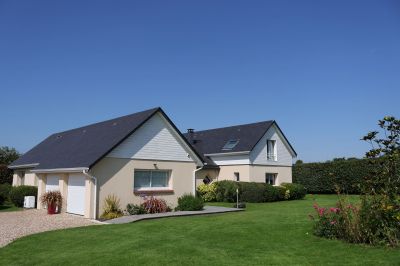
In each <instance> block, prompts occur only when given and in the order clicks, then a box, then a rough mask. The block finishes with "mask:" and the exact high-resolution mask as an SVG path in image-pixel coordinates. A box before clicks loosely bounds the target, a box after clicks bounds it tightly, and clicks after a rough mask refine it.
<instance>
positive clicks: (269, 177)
mask: <svg viewBox="0 0 400 266" xmlns="http://www.w3.org/2000/svg"><path fill="white" fill-rule="evenodd" d="M276 176H277V174H272V173H266V174H265V183H267V184H270V185H275V182H276Z"/></svg>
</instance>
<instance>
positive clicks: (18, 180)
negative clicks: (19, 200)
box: [12, 170, 38, 186]
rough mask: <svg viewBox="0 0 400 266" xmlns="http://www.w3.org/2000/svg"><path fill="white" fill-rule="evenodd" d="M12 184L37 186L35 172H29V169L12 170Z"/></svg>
mask: <svg viewBox="0 0 400 266" xmlns="http://www.w3.org/2000/svg"><path fill="white" fill-rule="evenodd" d="M12 185H13V186H21V185H26V186H37V185H38V177H37V175H36V174H35V173H31V172H30V170H14V174H13V183H12Z"/></svg>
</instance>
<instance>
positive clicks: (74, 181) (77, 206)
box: [67, 174, 85, 215]
mask: <svg viewBox="0 0 400 266" xmlns="http://www.w3.org/2000/svg"><path fill="white" fill-rule="evenodd" d="M67 197H68V199H67V212H69V213H74V214H79V215H84V214H85V176H83V175H78V174H71V175H69V178H68V194H67Z"/></svg>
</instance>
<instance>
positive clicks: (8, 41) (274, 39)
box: [0, 0, 400, 161]
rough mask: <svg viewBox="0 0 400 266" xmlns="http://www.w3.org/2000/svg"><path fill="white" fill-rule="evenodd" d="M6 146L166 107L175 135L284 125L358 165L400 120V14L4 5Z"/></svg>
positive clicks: (1, 50)
mask: <svg viewBox="0 0 400 266" xmlns="http://www.w3.org/2000/svg"><path fill="white" fill-rule="evenodd" d="M0 92H1V94H0V95H1V98H0V99H1V105H0V108H1V109H0V111H1V118H2V119H1V120H2V123H1V127H0V145H1V146H4V145H7V146H13V147H16V148H17V149H18V150H19V151H21V152H26V151H27V150H29V149H30V148H31V147H33V146H34V145H36V144H37V143H38V142H39V141H41V140H42V139H44V138H45V137H46V136H48V135H49V134H51V133H54V132H57V131H61V130H66V129H70V128H74V127H78V126H82V125H85V124H89V123H93V122H98V121H101V120H105V119H109V118H114V117H117V116H121V115H125V114H130V113H134V112H137V111H141V110H144V109H147V108H152V107H154V106H161V107H163V109H164V110H165V111H166V112H167V114H168V115H169V116H170V117H171V119H172V120H173V121H174V122H175V124H176V125H177V126H178V128H180V129H181V130H185V129H186V128H189V127H193V128H195V129H197V130H200V129H208V128H214V127H222V126H229V125H236V124H241V123H251V122H257V121H262V120H270V119H275V120H277V122H278V124H279V125H280V127H281V128H282V129H283V131H284V132H285V134H286V136H287V137H288V138H289V140H290V141H291V143H292V144H293V146H294V147H295V149H296V151H297V153H298V155H299V159H302V160H304V161H324V160H328V159H332V158H334V157H343V156H345V157H352V156H356V157H361V156H363V155H364V152H365V151H366V150H367V149H368V148H369V147H368V145H366V144H364V143H363V142H361V141H360V140H359V139H360V137H361V136H362V135H364V133H366V132H367V131H369V130H372V129H375V128H376V122H377V120H378V119H380V118H382V117H383V116H384V115H389V114H390V115H395V116H397V117H399V116H400V105H399V99H400V3H399V2H398V1H140V2H139V1H1V0H0Z"/></svg>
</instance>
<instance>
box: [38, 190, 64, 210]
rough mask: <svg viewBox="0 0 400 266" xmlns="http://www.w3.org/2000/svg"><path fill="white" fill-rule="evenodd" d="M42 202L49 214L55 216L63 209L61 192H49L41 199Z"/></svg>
mask: <svg viewBox="0 0 400 266" xmlns="http://www.w3.org/2000/svg"><path fill="white" fill-rule="evenodd" d="M40 201H41V203H42V204H44V205H46V206H47V214H55V213H56V212H59V211H60V209H61V205H62V196H61V193H60V191H48V192H46V193H44V194H43V195H42V196H41V197H40Z"/></svg>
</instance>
